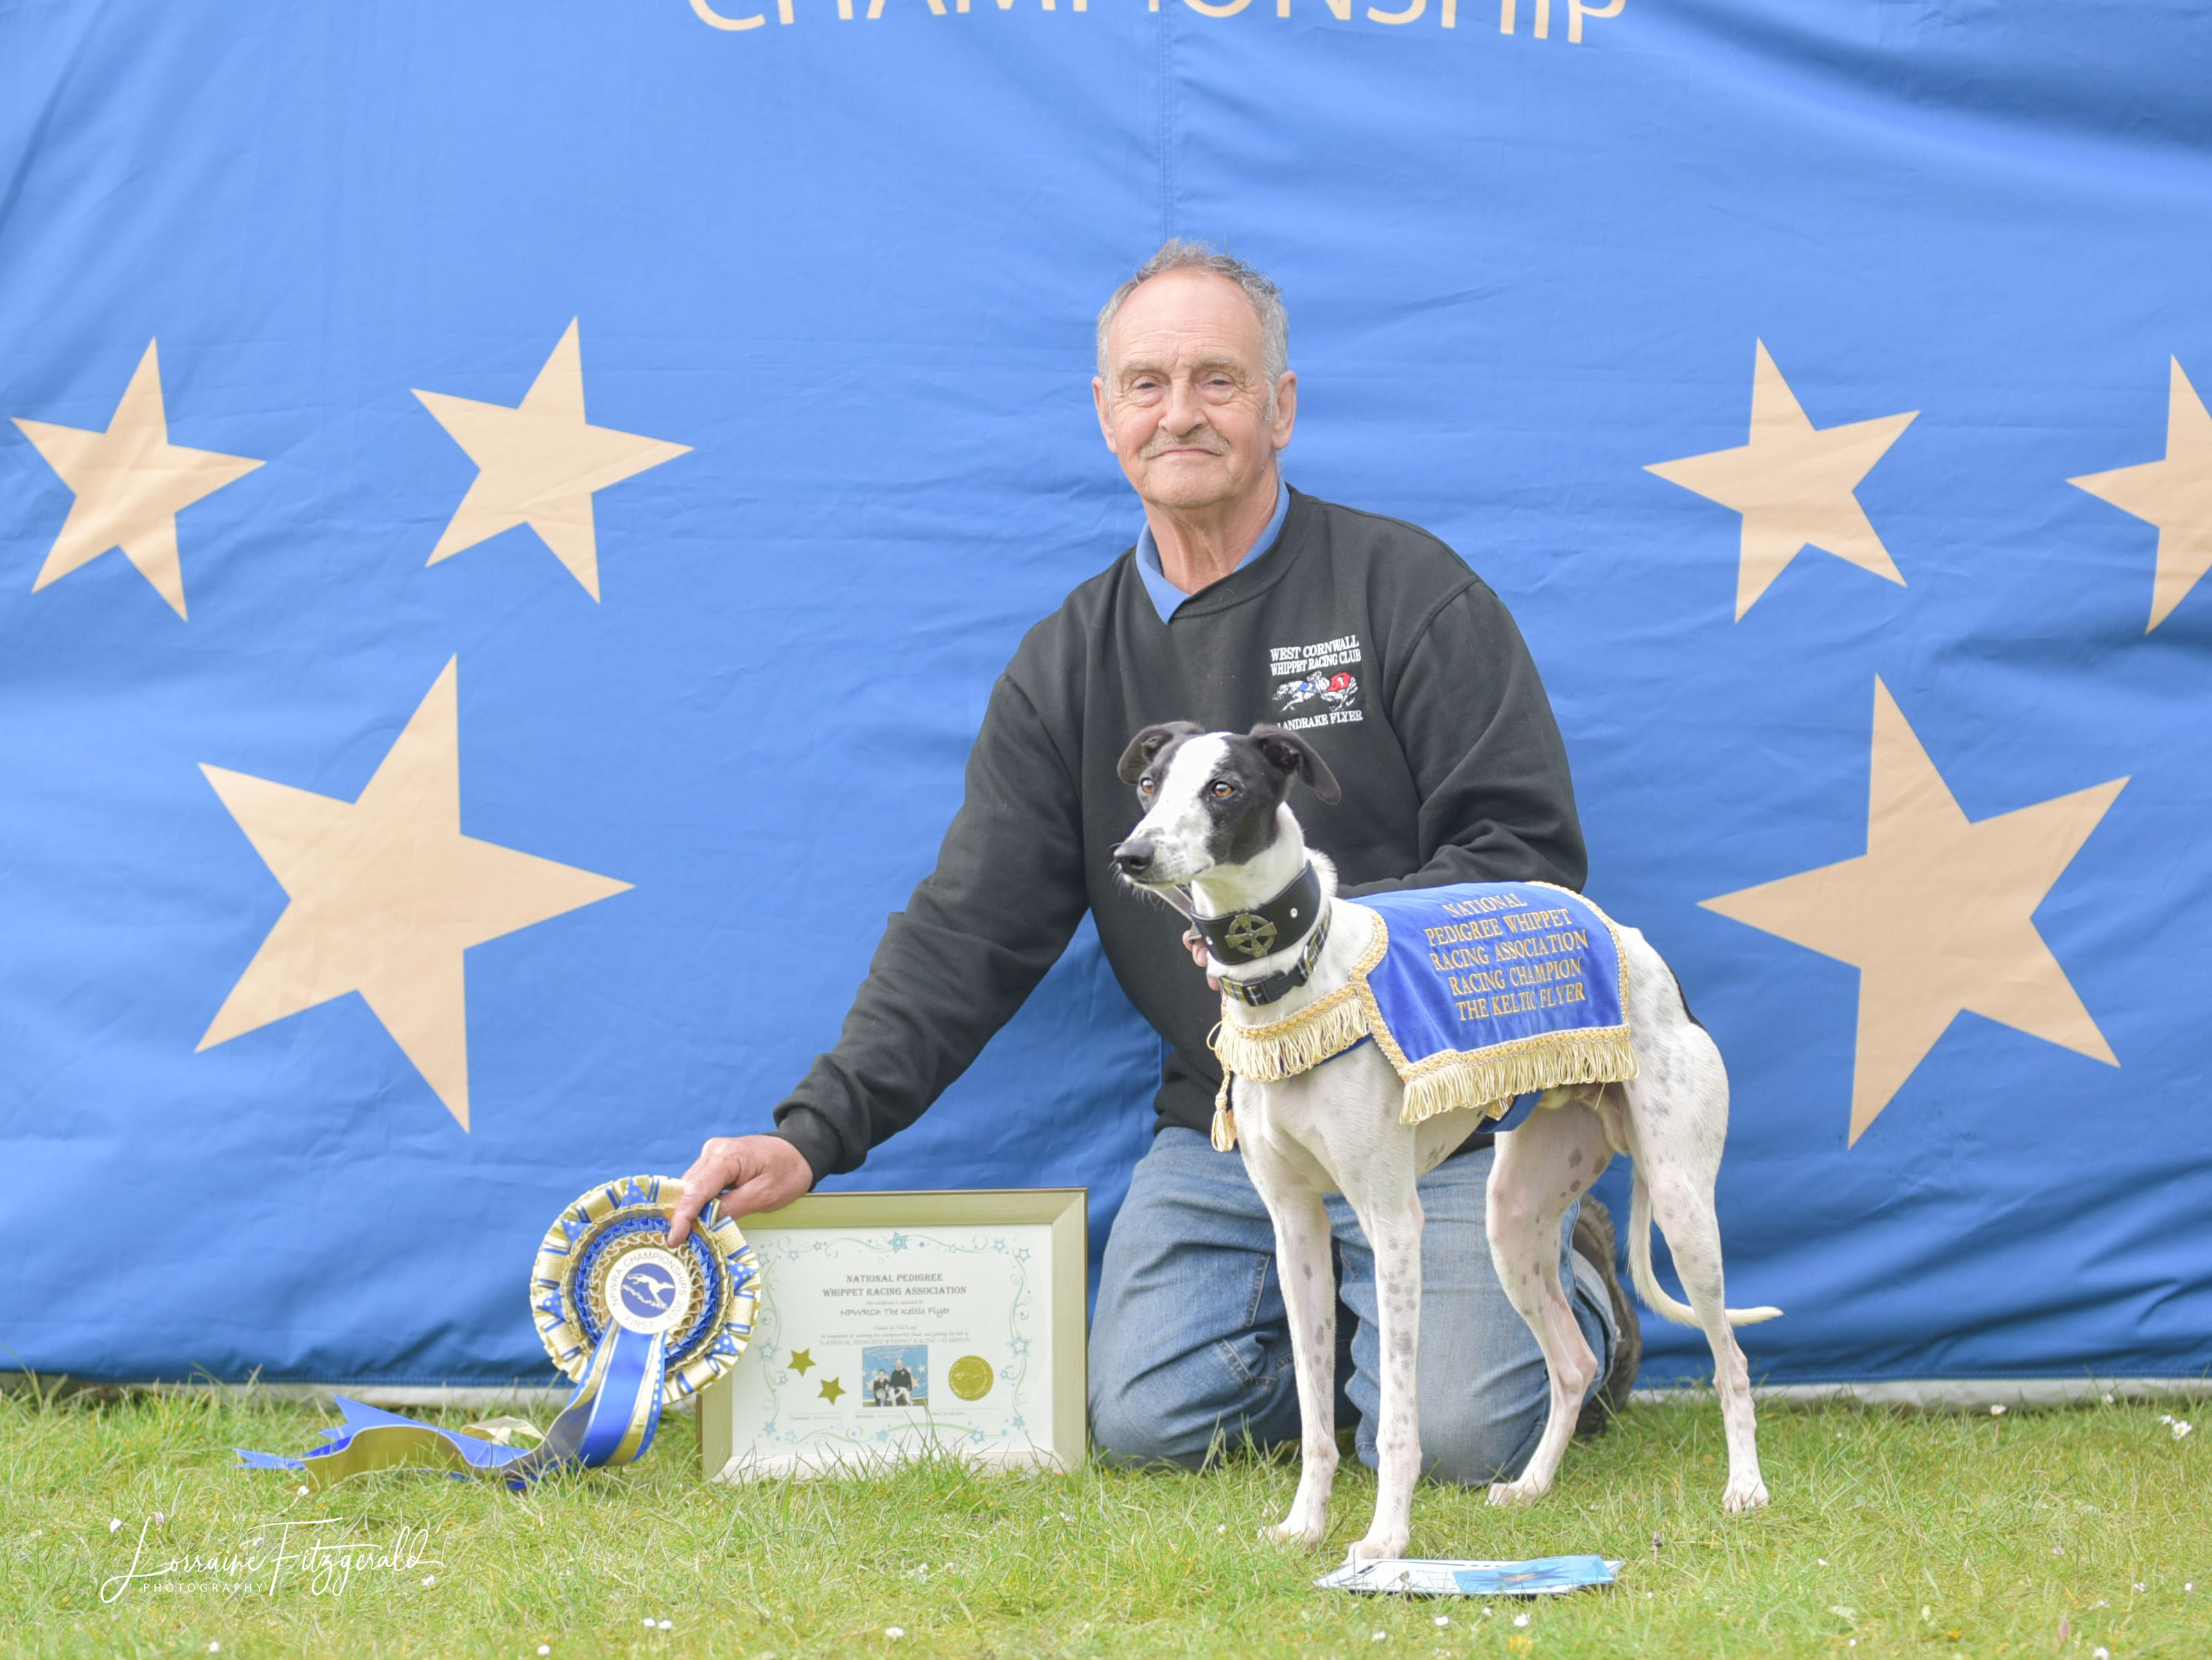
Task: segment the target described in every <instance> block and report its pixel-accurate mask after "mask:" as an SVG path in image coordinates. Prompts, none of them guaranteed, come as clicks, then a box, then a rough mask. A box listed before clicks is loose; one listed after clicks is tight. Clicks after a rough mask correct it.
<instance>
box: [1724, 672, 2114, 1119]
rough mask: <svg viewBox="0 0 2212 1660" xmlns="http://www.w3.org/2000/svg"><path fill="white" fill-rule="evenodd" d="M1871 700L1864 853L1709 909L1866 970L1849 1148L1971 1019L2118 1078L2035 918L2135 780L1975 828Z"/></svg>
mask: <svg viewBox="0 0 2212 1660" xmlns="http://www.w3.org/2000/svg"><path fill="white" fill-rule="evenodd" d="M1874 689H1875V707H1874V754H1873V764H1872V767H1871V772H1870V782H1869V791H1868V803H1867V851H1866V852H1865V853H1864V854H1863V855H1862V856H1861V857H1858V858H1855V859H1844V860H1843V861H1842V862H1841V863H1837V864H1830V865H1824V866H1823V867H1821V868H1820V869H1818V870H1808V871H1806V872H1805V873H1804V874H1803V875H1796V876H1785V877H1784V878H1783V879H1782V880H1781V881H1770V882H1766V883H1763V884H1762V885H1760V886H1759V887H1757V888H1744V889H1743V890H1742V891H1741V892H1740V893H1735V894H1723V896H1722V897H1720V898H1719V899H1714V900H1705V901H1704V903H1705V908H1706V909H1707V910H1710V911H1717V912H1720V913H1721V914H1722V915H1723V916H1724V917H1733V918H1735V920H1736V921H1738V922H1741V923H1748V924H1751V926H1752V927H1753V928H1757V929H1761V930H1765V932H1767V933H1769V934H1778V935H1780V936H1782V937H1783V938H1784V939H1785V940H1789V941H1790V942H1793V943H1795V944H1797V945H1802V946H1804V947H1806V948H1808V949H1809V950H1814V951H1818V952H1820V953H1821V954H1823V955H1825V956H1830V957H1834V958H1836V959H1838V960H1839V961H1843V962H1847V963H1850V964H1851V965H1852V966H1854V967H1856V968H1857V969H1858V971H1859V1029H1858V1053H1857V1062H1856V1064H1855V1066H1854V1068H1853V1076H1852V1082H1851V1131H1850V1139H1851V1140H1852V1141H1853V1142H1857V1140H1858V1138H1859V1137H1860V1136H1861V1135H1863V1133H1864V1132H1865V1130H1866V1128H1867V1126H1868V1125H1869V1124H1872V1123H1873V1122H1874V1121H1875V1118H1876V1117H1877V1116H1879V1115H1880V1113H1881V1110H1882V1108H1883V1107H1885V1106H1888V1105H1889V1101H1890V1098H1891V1097H1892V1096H1893V1095H1895V1094H1897V1092H1898V1090H1899V1088H1900V1087H1903V1085H1904V1082H1905V1078H1906V1077H1907V1076H1908V1075H1910V1074H1911V1071H1912V1069H1913V1068H1915V1067H1917V1066H1918V1065H1919V1064H1920V1063H1921V1061H1922V1059H1923V1057H1926V1055H1927V1053H1928V1051H1929V1050H1931V1049H1933V1048H1934V1047H1935V1046H1936V1039H1938V1038H1940V1037H1942V1035H1943V1033H1944V1032H1945V1030H1946V1029H1947V1028H1948V1027H1949V1026H1950V1024H1951V1022H1952V1021H1953V1020H1954V1018H1955V1017H1956V1016H1957V1015H1959V1014H1960V1011H1961V1010H1965V1009H1972V1011H1973V1012H1974V1013H1975V1014H1977V1015H1987V1016H1988V1017H1989V1018H1990V1020H1993V1021H2002V1022H2003V1023H2004V1024H2005V1025H2007V1026H2009V1027H2017V1028H2018V1029H2019V1030H2021V1031H2022V1032H2025V1033H2028V1034H2029V1035H2031V1036H2033V1037H2038V1038H2043V1039H2048V1040H2049V1041H2050V1042H2051V1043H2055V1044H2057V1045H2061V1046H2062V1047H2063V1048H2067V1049H2071V1050H2073V1051H2075V1052H2076V1053H2077V1054H2082V1055H2087V1056H2089V1057H2091V1058H2093V1059H2094V1060H2100V1061H2103V1062H2105V1063H2107V1064H2108V1065H2112V1066H2118V1064H2119V1062H2118V1059H2116V1058H2115V1057H2114V1056H2113V1054H2112V1049H2111V1047H2110V1046H2109V1045H2106V1042H2105V1038H2104V1034H2103V1033H2101V1032H2100V1031H2099V1030H2098V1029H2097V1023H2096V1022H2095V1021H2093V1020H2091V1019H2090V1018H2089V1011H2088V1010H2087V1009H2084V1008H2083V1007H2082V1006H2081V998H2080V997H2076V996H2075V992H2074V987H2073V984H2072V983H2071V982H2070V981H2069V980H2068V979H2067V978H2066V971H2065V970H2064V969H2063V968H2061V967H2060V966H2058V960H2057V958H2056V957H2054V956H2052V955H2051V948H2050V947H2049V946H2048V945H2045V943H2044V941H2043V936H2042V935H2041V934H2039V933H2038V932H2037V931H2036V927H2035V923H2034V920H2033V918H2034V912H2035V908H2036V906H2039V905H2041V904H2042V903H2043V899H2044V895H2045V894H2048V893H2049V892H2050V891H2051V888H2052V886H2053V885H2054V884H2055V883H2056V882H2057V880H2058V878H2059V876H2060V875H2062V874H2063V872H2064V870H2065V869H2066V867H2067V865H2068V863H2069V862H2070V861H2071V860H2072V859H2073V857H2074V855H2075V853H2077V852H2079V851H2081V844H2082V843H2083V842H2085V841H2087V840H2088V839H2089V833H2090V832H2091V831H2093V830H2094V829H2095V828H2096V827H2097V823H2098V821H2099V820H2100V819H2102V818H2103V817H2104V816H2105V811H2106V809H2107V808H2109V807H2111V806H2112V801H2113V798H2114V797H2117V796H2118V794H2119V793H2120V790H2121V787H2122V786H2123V785H2125V784H2126V783H2127V780H2126V779H2113V780H2112V782H2111V783H2109V784H2100V785H2096V786H2095V787H2094V788H2093V789H2088V790H2078V791H2075V793H2074V794H2072V795H2070V796H2060V797H2057V798H2055V799H2053V800H2051V801H2046V802H2040V803H2037V804H2036V805H2034V806H2033V807H2022V808H2020V809H2017V810H2015V811H2014V812H2010V813H2000V814H1998V815H1996V817H1995V818H1988V819H1984V820H1982V821H1980V822H1978V823H1970V822H1968V821H1967V818H1966V814H1965V813H1964V812H1963V811H1961V810H1960V806H1959V803H1958V802H1957V800H1956V799H1955V798H1954V797H1953V796H1952V794H1951V791H1950V786H1949V785H1946V784H1945V783H1944V782H1943V779H1942V775H1941V774H1940V773H1938V772H1936V764H1935V763H1934V762H1933V761H1931V760H1929V758H1928V752H1927V751H1926V750H1925V749H1923V748H1921V747H1920V740H1919V739H1918V738H1917V737H1916V736H1913V731H1912V728H1911V726H1909V725H1907V724H1905V716H1904V714H1903V713H1902V712H1900V711H1899V708H1898V706H1897V702H1896V700H1894V699H1893V698H1892V697H1891V696H1890V694H1889V688H1887V687H1886V686H1884V685H1883V684H1882V683H1881V682H1880V681H1879V680H1877V681H1875V688H1874Z"/></svg>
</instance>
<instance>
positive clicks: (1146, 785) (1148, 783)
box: [1137, 779, 1152, 796]
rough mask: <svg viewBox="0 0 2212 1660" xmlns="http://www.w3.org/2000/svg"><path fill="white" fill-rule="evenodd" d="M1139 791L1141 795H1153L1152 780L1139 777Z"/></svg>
mask: <svg viewBox="0 0 2212 1660" xmlns="http://www.w3.org/2000/svg"><path fill="white" fill-rule="evenodd" d="M1137 792H1138V794H1139V795H1145V796H1149V795H1151V794H1152V780H1151V779H1138V780H1137Z"/></svg>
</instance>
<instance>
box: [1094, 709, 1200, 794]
mask: <svg viewBox="0 0 2212 1660" xmlns="http://www.w3.org/2000/svg"><path fill="white" fill-rule="evenodd" d="M1204 730H1206V729H1205V728H1204V727H1203V726H1200V724H1198V723H1197V722H1196V721H1194V720H1170V721H1164V722H1162V723H1161V724H1159V725H1158V726H1147V727H1146V728H1145V730H1143V731H1141V732H1139V733H1138V734H1137V736H1134V737H1133V738H1131V739H1130V740H1129V747H1128V748H1126V749H1124V750H1123V751H1122V752H1121V765H1119V766H1116V767H1115V769H1114V770H1115V772H1118V773H1119V774H1120V775H1121V782H1122V783H1124V784H1134V783H1135V782H1136V781H1137V780H1138V779H1140V778H1142V777H1144V775H1145V768H1146V767H1147V766H1151V765H1152V762H1153V760H1155V759H1156V758H1157V757H1158V754H1159V753H1160V751H1161V750H1162V749H1163V748H1165V747H1166V746H1167V744H1168V742H1169V741H1170V739H1173V738H1187V737H1192V736H1195V735H1197V734H1198V733H1200V732H1202V731H1204Z"/></svg>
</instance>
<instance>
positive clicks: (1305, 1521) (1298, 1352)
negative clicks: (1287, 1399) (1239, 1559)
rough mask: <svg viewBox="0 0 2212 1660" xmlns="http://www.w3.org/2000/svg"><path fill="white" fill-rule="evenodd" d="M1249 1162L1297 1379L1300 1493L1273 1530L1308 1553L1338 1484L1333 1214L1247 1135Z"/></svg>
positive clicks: (1315, 1542)
mask: <svg viewBox="0 0 2212 1660" xmlns="http://www.w3.org/2000/svg"><path fill="white" fill-rule="evenodd" d="M1244 1166H1245V1168H1246V1169H1247V1170H1249V1172H1251V1176H1252V1185H1253V1186H1254V1187H1255V1188H1257V1189H1258V1190H1259V1192H1260V1197H1261V1200H1262V1201H1263V1202H1264V1203H1266V1205H1267V1218H1268V1220H1269V1221H1272V1222H1273V1224H1274V1227H1275V1273H1276V1276H1277V1278H1278V1279H1279V1281H1281V1283H1282V1287H1283V1308H1284V1312H1285V1314H1286V1315H1287V1317H1288V1318H1289V1320H1290V1326H1291V1365H1292V1366H1293V1367H1294V1369H1295V1371H1296V1372H1297V1384H1298V1425H1299V1432H1300V1435H1299V1440H1300V1445H1299V1470H1298V1491H1297V1497H1296V1498H1295V1499H1292V1500H1291V1513H1290V1514H1289V1515H1288V1516H1286V1517H1285V1518H1283V1519H1282V1521H1281V1522H1280V1523H1279V1524H1278V1525H1276V1526H1275V1527H1273V1528H1271V1529H1269V1530H1268V1535H1269V1536H1270V1537H1272V1538H1274V1539H1278V1540H1280V1541H1282V1542H1285V1543H1286V1544H1300V1545H1304V1546H1305V1547H1306V1548H1308V1549H1311V1548H1314V1547H1315V1546H1316V1545H1318V1544H1320V1543H1321V1542H1322V1535H1323V1534H1325V1533H1327V1532H1328V1494H1329V1489H1330V1488H1331V1487H1333V1486H1334V1485H1335V1481H1336V1275H1335V1274H1334V1271H1333V1270H1332V1269H1331V1268H1330V1266H1329V1233H1328V1209H1327V1208H1326V1207H1325V1206H1324V1205H1323V1204H1322V1196H1321V1194H1320V1192H1319V1191H1318V1190H1316V1189H1315V1187H1314V1186H1313V1184H1311V1183H1310V1182H1309V1181H1308V1180H1306V1179H1305V1178H1304V1177H1303V1176H1301V1175H1299V1174H1298V1173H1297V1172H1296V1171H1294V1170H1292V1169H1291V1167H1290V1166H1289V1165H1288V1164H1287V1163H1286V1162H1285V1160H1283V1159H1282V1158H1281V1156H1280V1155H1279V1154H1275V1153H1273V1152H1272V1151H1270V1149H1269V1148H1267V1146H1266V1145H1265V1143H1264V1142H1259V1141H1256V1140H1255V1138H1250V1137H1248V1138H1247V1140H1246V1142H1245V1147H1244Z"/></svg>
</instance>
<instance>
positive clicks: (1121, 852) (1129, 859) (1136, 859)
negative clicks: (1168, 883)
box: [1113, 836, 1152, 876]
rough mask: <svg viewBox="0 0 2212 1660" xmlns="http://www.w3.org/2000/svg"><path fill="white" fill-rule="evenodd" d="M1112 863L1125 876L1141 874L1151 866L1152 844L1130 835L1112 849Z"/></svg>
mask: <svg viewBox="0 0 2212 1660" xmlns="http://www.w3.org/2000/svg"><path fill="white" fill-rule="evenodd" d="M1113 858H1114V863H1115V866H1116V867H1117V868H1118V869H1120V870H1121V874H1122V875H1125V876H1141V875H1144V874H1145V872H1146V871H1147V870H1149V869H1152V843H1151V842H1149V841H1147V840H1146V839H1144V838H1143V837H1141V836H1132V837H1130V838H1129V839H1128V840H1127V841H1125V842H1123V843H1122V844H1121V845H1120V846H1119V847H1117V848H1115V850H1114V853H1113Z"/></svg>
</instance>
